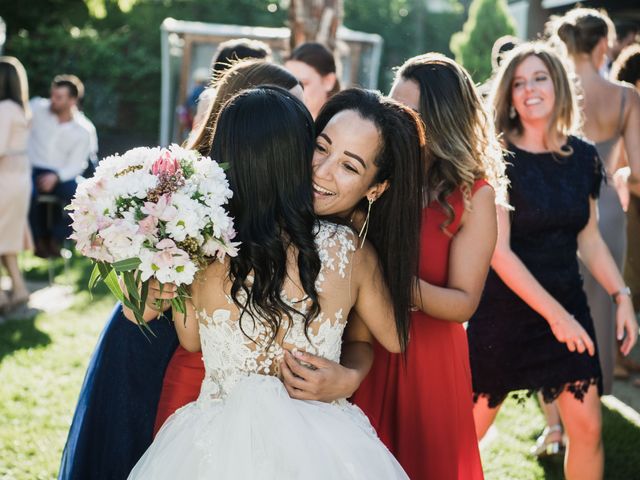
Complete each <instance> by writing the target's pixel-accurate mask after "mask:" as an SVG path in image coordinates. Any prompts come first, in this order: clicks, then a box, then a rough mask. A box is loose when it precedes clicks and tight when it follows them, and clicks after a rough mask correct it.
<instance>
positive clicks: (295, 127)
mask: <svg viewBox="0 0 640 480" xmlns="http://www.w3.org/2000/svg"><path fill="white" fill-rule="evenodd" d="M313 145H314V132H313V121H312V119H311V117H310V115H309V113H308V111H307V110H306V108H305V107H304V105H303V104H302V103H301V102H300V101H299V100H297V99H296V98H295V97H293V96H292V95H291V94H290V93H288V92H287V91H286V90H283V89H280V88H278V87H261V88H257V89H253V90H247V91H245V92H243V93H240V94H239V95H237V96H236V97H234V98H232V99H231V100H230V101H229V102H228V103H227V104H226V105H225V107H224V109H223V110H222V112H221V114H220V117H219V120H218V124H217V128H216V132H215V136H214V141H213V149H212V152H211V154H212V157H213V158H214V159H215V160H217V161H219V162H228V163H229V165H230V169H229V172H228V175H229V181H230V185H231V189H232V190H233V193H234V196H233V199H232V201H231V202H230V205H229V209H230V213H231V215H232V216H233V217H234V218H235V223H236V228H237V230H238V239H239V240H240V241H241V242H242V244H241V246H240V253H239V254H238V256H237V257H235V258H227V259H225V261H224V262H215V263H214V264H212V265H210V266H209V267H208V268H207V269H206V270H205V271H204V272H202V273H201V275H200V276H199V278H198V279H197V280H196V281H195V282H194V284H193V285H192V292H191V294H192V298H191V301H190V302H188V308H187V313H186V315H180V314H179V313H178V312H176V311H174V312H173V315H174V316H173V318H174V321H175V327H176V331H177V333H178V337H179V340H180V343H181V344H182V345H183V347H185V348H186V349H187V350H190V351H198V350H200V349H202V354H203V360H204V364H205V369H206V375H205V379H204V381H203V384H202V389H201V392H200V396H199V398H198V400H197V401H195V402H193V403H190V404H188V405H186V406H185V407H183V408H182V409H180V410H178V411H177V412H176V413H175V414H174V415H173V416H172V417H170V418H169V420H168V421H167V422H166V423H165V424H164V426H163V427H162V429H161V430H160V432H159V433H158V435H157V436H156V438H155V441H154V442H153V444H152V445H151V447H149V449H148V450H147V452H146V453H145V454H144V456H143V457H142V458H141V459H140V461H139V462H138V463H137V464H136V466H135V467H134V469H133V470H132V472H131V474H130V476H129V478H131V479H137V478H144V479H150V478H153V479H163V478H167V479H175V478H189V479H191V478H216V479H229V480H231V479H233V480H236V479H250V478H251V479H254V478H260V479H274V480H275V479H298V478H304V479H394V478H408V477H407V476H406V474H405V473H404V472H403V470H402V468H401V467H400V465H399V464H398V462H397V461H396V460H395V459H394V458H393V456H392V455H391V454H390V453H389V451H388V450H387V449H386V447H384V445H383V444H382V443H381V442H380V440H379V439H378V437H377V436H376V434H375V432H374V430H373V428H372V427H371V425H370V423H369V421H368V420H367V418H366V417H365V415H364V414H363V413H362V411H361V410H360V409H358V408H357V407H356V406H354V405H352V404H350V403H349V402H347V401H346V400H345V399H342V400H337V401H334V402H332V403H322V402H314V401H302V400H295V399H292V398H290V397H289V394H288V393H287V391H286V390H285V387H284V385H283V384H282V381H281V378H280V377H281V372H280V364H281V360H282V357H283V355H284V352H285V351H292V352H295V351H296V350H300V351H306V352H310V353H313V354H315V355H320V356H323V357H325V358H328V359H330V360H333V361H335V362H338V361H339V359H340V350H341V342H342V337H343V332H344V336H345V338H346V339H349V340H353V341H358V338H359V336H363V337H365V338H363V340H366V337H367V336H368V332H361V331H360V329H358V328H351V329H346V330H345V327H346V325H347V318H348V316H349V312H350V311H351V310H353V311H354V313H356V314H357V315H358V316H360V317H361V318H366V319H367V325H368V326H369V327H370V328H371V331H372V333H373V335H374V336H375V337H376V338H377V339H378V341H379V342H380V343H381V344H382V345H383V346H385V347H386V348H388V349H389V350H391V351H396V352H397V351H399V350H400V341H399V338H398V335H397V333H396V328H395V324H394V314H393V306H392V303H391V300H390V298H389V294H388V291H387V289H386V287H385V283H384V281H383V275H382V272H381V270H380V266H379V263H378V259H377V257H376V254H375V252H374V250H373V248H372V247H371V246H370V245H369V244H368V243H366V242H364V240H362V241H360V239H359V238H358V237H357V235H356V234H355V233H353V230H352V229H351V228H350V227H348V226H342V225H336V224H332V223H328V222H325V221H321V222H318V220H317V218H316V216H315V215H314V210H313V191H312V183H311V157H312V155H313ZM345 153H347V152H345ZM173 291H174V290H173V289H172V288H171V287H170V286H165V288H163V291H162V292H157V291H156V292H155V295H153V296H152V298H156V299H160V303H162V301H163V299H164V300H166V299H168V298H171V296H172V295H173ZM155 307H156V308H160V309H161V308H162V305H161V304H160V305H155ZM126 313H127V314H128V315H130V314H131V312H126ZM155 315H157V312H155V311H154V310H153V309H152V308H148V309H147V311H146V312H145V318H146V319H149V320H150V319H151V318H153V317H154V316H155Z"/></svg>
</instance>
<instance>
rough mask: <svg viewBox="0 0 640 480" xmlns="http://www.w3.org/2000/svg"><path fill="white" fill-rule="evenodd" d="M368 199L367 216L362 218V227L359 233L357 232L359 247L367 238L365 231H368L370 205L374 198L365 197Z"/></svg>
mask: <svg viewBox="0 0 640 480" xmlns="http://www.w3.org/2000/svg"><path fill="white" fill-rule="evenodd" d="M367 200H369V206H368V207H367V217H366V218H365V219H364V223H363V224H362V228H361V229H360V233H359V234H358V238H359V239H360V240H361V242H360V248H362V247H363V246H364V241H365V239H366V238H367V232H368V231H369V218H370V217H371V205H373V202H375V200H374V199H373V198H367Z"/></svg>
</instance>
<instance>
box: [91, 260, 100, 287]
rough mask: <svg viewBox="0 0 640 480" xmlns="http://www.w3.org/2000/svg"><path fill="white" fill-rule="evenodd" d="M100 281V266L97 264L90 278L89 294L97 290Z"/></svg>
mask: <svg viewBox="0 0 640 480" xmlns="http://www.w3.org/2000/svg"><path fill="white" fill-rule="evenodd" d="M98 280H100V267H99V266H98V264H97V263H96V264H95V265H94V266H93V270H91V277H89V285H88V287H89V293H91V291H92V290H93V289H94V288H96V284H97V283H98Z"/></svg>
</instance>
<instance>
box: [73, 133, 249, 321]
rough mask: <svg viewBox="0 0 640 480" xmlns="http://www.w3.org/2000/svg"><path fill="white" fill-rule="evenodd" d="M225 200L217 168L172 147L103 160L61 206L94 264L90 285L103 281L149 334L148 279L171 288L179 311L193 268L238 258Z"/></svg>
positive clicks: (226, 190) (224, 186)
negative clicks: (145, 317) (146, 311)
mask: <svg viewBox="0 0 640 480" xmlns="http://www.w3.org/2000/svg"><path fill="white" fill-rule="evenodd" d="M231 195H232V192H231V190H230V189H229V184H228V182H227V178H226V176H225V174H224V171H223V168H222V167H221V166H220V165H218V164H217V163H216V162H214V161H213V160H211V159H210V158H207V157H203V156H202V155H200V154H199V153H198V152H196V151H194V150H187V149H184V148H181V147H179V146H177V145H171V146H170V147H169V148H168V149H164V148H134V149H132V150H129V151H128V152H126V153H125V154H123V155H113V156H110V157H107V158H105V159H103V160H102V161H101V162H100V164H99V165H98V167H97V169H96V173H95V175H94V176H93V177H92V178H90V179H88V180H86V181H85V182H82V183H81V184H79V185H78V189H77V191H76V195H75V197H74V199H73V201H72V202H71V205H70V206H69V207H68V208H69V210H72V213H71V214H70V216H71V218H72V219H73V223H72V228H73V234H72V235H71V237H70V238H72V239H73V240H75V241H76V248H77V249H78V250H79V251H80V253H82V254H83V255H85V256H87V257H89V258H91V259H92V260H93V261H94V262H95V266H94V269H93V272H92V274H91V278H90V280H89V288H90V289H92V288H93V287H94V286H95V285H96V283H97V282H98V281H99V280H103V281H104V282H105V284H106V285H107V287H108V288H109V290H110V291H111V292H112V293H113V294H114V295H115V297H116V298H117V299H118V300H120V301H121V302H122V303H123V304H124V305H125V306H126V307H128V308H129V309H131V310H132V311H133V313H134V314H135V317H136V320H137V321H138V323H139V324H140V326H141V327H146V328H147V329H148V326H147V324H146V322H144V320H143V318H142V314H143V312H144V309H145V302H146V299H147V294H148V285H149V280H150V279H152V278H155V279H157V280H158V282H160V284H161V285H162V284H164V283H173V284H175V285H176V286H177V287H178V289H177V297H176V298H174V299H173V300H172V306H173V307H174V308H175V309H177V310H178V311H180V312H182V313H184V312H185V299H186V298H188V288H187V287H188V285H190V284H191V283H192V282H193V279H194V277H195V274H196V273H197V272H198V270H200V269H202V268H204V267H206V266H207V265H208V264H209V263H211V262H212V261H214V260H215V259H219V260H222V259H223V258H224V256H225V255H231V256H235V255H236V254H237V247H238V245H239V244H238V243H236V242H233V241H232V240H233V238H234V236H235V230H234V228H233V220H232V219H231V217H229V215H228V213H227V212H226V210H225V208H224V206H225V204H226V203H227V201H228V200H229V198H231ZM125 291H126V294H125Z"/></svg>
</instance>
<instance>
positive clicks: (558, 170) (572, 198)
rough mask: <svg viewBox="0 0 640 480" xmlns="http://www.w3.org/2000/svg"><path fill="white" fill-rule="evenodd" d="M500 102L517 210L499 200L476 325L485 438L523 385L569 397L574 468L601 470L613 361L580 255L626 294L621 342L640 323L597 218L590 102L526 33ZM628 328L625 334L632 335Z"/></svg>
mask: <svg viewBox="0 0 640 480" xmlns="http://www.w3.org/2000/svg"><path fill="white" fill-rule="evenodd" d="M495 82H496V83H495V86H494V91H493V92H492V97H491V98H492V104H493V109H494V115H495V119H496V127H497V130H498V131H500V132H502V133H503V135H504V140H505V144H506V147H507V150H509V151H510V152H513V156H511V157H509V158H508V161H509V165H508V167H507V176H508V177H509V180H510V182H511V185H510V187H509V198H510V203H511V204H512V206H513V211H512V212H507V211H505V210H504V209H501V208H498V241H497V244H496V250H495V253H494V256H493V259H492V262H491V267H492V270H491V272H490V274H489V276H488V278H487V282H486V285H485V290H484V293H483V296H482V300H481V302H480V305H479V306H478V310H477V311H476V313H475V314H474V315H473V317H472V318H471V320H470V321H469V328H468V330H467V333H468V338H469V354H470V361H471V370H472V377H473V390H474V393H475V394H476V396H477V397H478V398H477V403H476V406H475V408H474V418H475V421H476V431H477V433H478V437H479V438H482V437H483V435H484V434H485V433H486V431H487V429H488V428H489V426H490V425H491V423H492V422H493V419H494V418H495V416H496V414H497V413H498V409H499V407H500V405H501V404H502V402H503V400H504V399H505V398H506V396H507V395H508V394H509V393H510V392H511V391H514V390H523V389H526V390H530V391H538V392H541V393H542V396H543V398H544V401H545V402H547V403H548V402H552V401H554V400H557V404H558V406H559V409H560V416H561V419H562V422H563V424H564V426H565V429H566V433H567V436H568V438H569V442H568V446H567V451H566V457H565V476H566V478H567V479H568V480H574V479H580V480H599V479H601V478H602V473H603V467H604V450H603V448H602V438H601V434H600V430H601V414H600V401H599V397H598V391H599V390H600V388H598V387H600V386H601V371H600V365H599V363H598V356H597V350H596V346H595V344H594V327H593V321H592V318H591V315H590V313H589V307H588V305H587V299H586V296H585V294H584V291H583V288H582V278H581V276H580V272H579V270H578V258H577V255H576V252H578V254H579V255H580V258H581V260H582V261H583V262H584V264H585V265H587V266H588V268H589V270H590V271H591V272H592V274H593V275H594V277H595V278H597V279H598V281H599V282H600V284H601V285H602V286H603V287H604V288H605V289H606V290H607V291H608V292H609V294H610V295H611V296H612V299H613V301H615V302H616V303H617V304H618V314H617V324H616V329H617V332H618V339H619V340H621V341H622V342H621V347H620V349H621V351H622V353H623V354H625V355H626V354H628V353H629V351H630V350H631V348H632V347H633V345H634V344H635V342H636V339H637V334H638V324H637V322H636V320H635V315H634V312H633V308H632V305H631V300H630V299H629V296H628V293H627V290H626V288H625V286H624V281H623V279H622V276H621V274H620V272H619V271H618V269H617V266H616V264H615V262H614V261H613V258H612V256H611V254H610V252H609V250H608V249H607V246H606V244H605V243H604V241H603V240H602V237H601V236H600V232H599V230H598V224H597V214H596V200H595V199H596V197H597V196H598V193H599V191H600V184H601V182H602V163H601V162H600V159H599V157H598V153H597V151H596V149H595V148H594V146H593V145H592V144H589V143H587V142H585V141H584V140H581V139H580V138H578V137H576V136H574V132H576V131H577V120H578V110H577V108H576V106H577V102H576V97H575V94H574V92H573V86H572V84H571V82H570V80H569V76H568V74H567V72H566V70H565V68H564V66H563V64H562V61H561V60H560V58H559V57H558V55H557V54H555V53H554V52H553V51H551V50H550V49H549V48H548V47H545V46H543V45H541V44H524V45H522V46H520V47H517V48H516V49H514V50H513V52H512V53H511V54H510V55H509V56H508V57H507V59H505V61H504V62H503V64H502V67H501V69H500V71H499V72H498V74H497V76H496V80H495ZM624 335H626V337H625V338H624V340H623V336H624Z"/></svg>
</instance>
